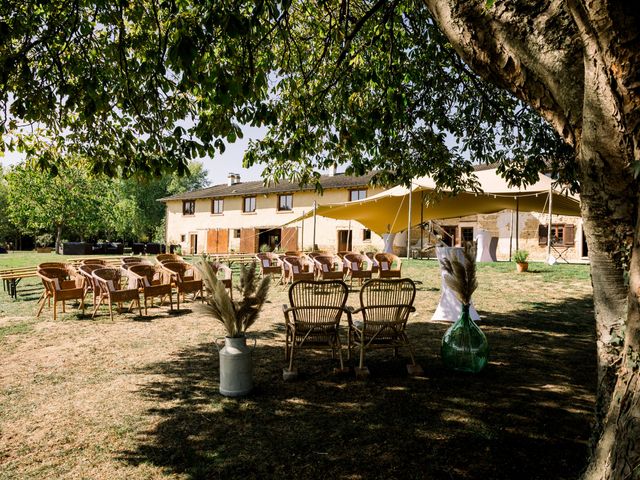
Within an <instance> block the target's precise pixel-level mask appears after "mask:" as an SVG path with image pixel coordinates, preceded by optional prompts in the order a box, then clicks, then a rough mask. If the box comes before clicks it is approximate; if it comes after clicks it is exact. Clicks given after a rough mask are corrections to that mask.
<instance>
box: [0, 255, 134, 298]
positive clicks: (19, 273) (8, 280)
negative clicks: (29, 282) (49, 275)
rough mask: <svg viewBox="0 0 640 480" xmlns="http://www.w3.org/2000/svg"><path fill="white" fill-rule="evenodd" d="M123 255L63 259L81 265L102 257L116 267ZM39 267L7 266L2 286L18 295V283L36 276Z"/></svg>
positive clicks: (69, 263)
mask: <svg viewBox="0 0 640 480" xmlns="http://www.w3.org/2000/svg"><path fill="white" fill-rule="evenodd" d="M121 258H122V257H83V258H72V259H69V260H66V261H65V260H62V262H63V263H66V264H68V265H72V266H74V267H77V266H79V265H80V264H81V263H82V261H83V260H85V259H100V260H105V261H106V262H107V265H108V266H111V267H114V266H118V265H120V259H121ZM37 270H38V267H37V265H36V266H33V267H16V268H5V269H3V270H0V279H2V287H3V290H4V291H5V292H7V293H8V294H9V296H10V297H12V298H17V297H18V284H19V283H20V280H22V279H23V278H35V277H37V276H38V272H37Z"/></svg>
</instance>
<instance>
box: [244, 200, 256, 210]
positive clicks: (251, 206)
mask: <svg viewBox="0 0 640 480" xmlns="http://www.w3.org/2000/svg"><path fill="white" fill-rule="evenodd" d="M242 211H243V212H244V213H250V212H255V211H256V197H244V199H243V200H242Z"/></svg>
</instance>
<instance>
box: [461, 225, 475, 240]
mask: <svg viewBox="0 0 640 480" xmlns="http://www.w3.org/2000/svg"><path fill="white" fill-rule="evenodd" d="M460 236H461V237H462V241H463V242H473V227H460Z"/></svg>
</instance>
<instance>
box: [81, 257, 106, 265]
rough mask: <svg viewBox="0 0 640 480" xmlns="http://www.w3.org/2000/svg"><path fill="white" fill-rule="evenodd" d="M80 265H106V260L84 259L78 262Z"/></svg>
mask: <svg viewBox="0 0 640 480" xmlns="http://www.w3.org/2000/svg"><path fill="white" fill-rule="evenodd" d="M80 265H104V266H106V265H107V261H106V260H102V259H101V258H85V259H84V260H81V261H80Z"/></svg>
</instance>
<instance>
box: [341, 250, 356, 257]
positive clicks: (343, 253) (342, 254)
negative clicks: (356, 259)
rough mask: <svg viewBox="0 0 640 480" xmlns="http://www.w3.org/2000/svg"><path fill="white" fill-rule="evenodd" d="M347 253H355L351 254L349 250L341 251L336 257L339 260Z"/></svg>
mask: <svg viewBox="0 0 640 480" xmlns="http://www.w3.org/2000/svg"><path fill="white" fill-rule="evenodd" d="M349 253H356V252H352V251H350V250H343V251H340V252H338V253H336V255H338V256H339V257H340V258H344V256H345V255H347V254H349Z"/></svg>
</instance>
